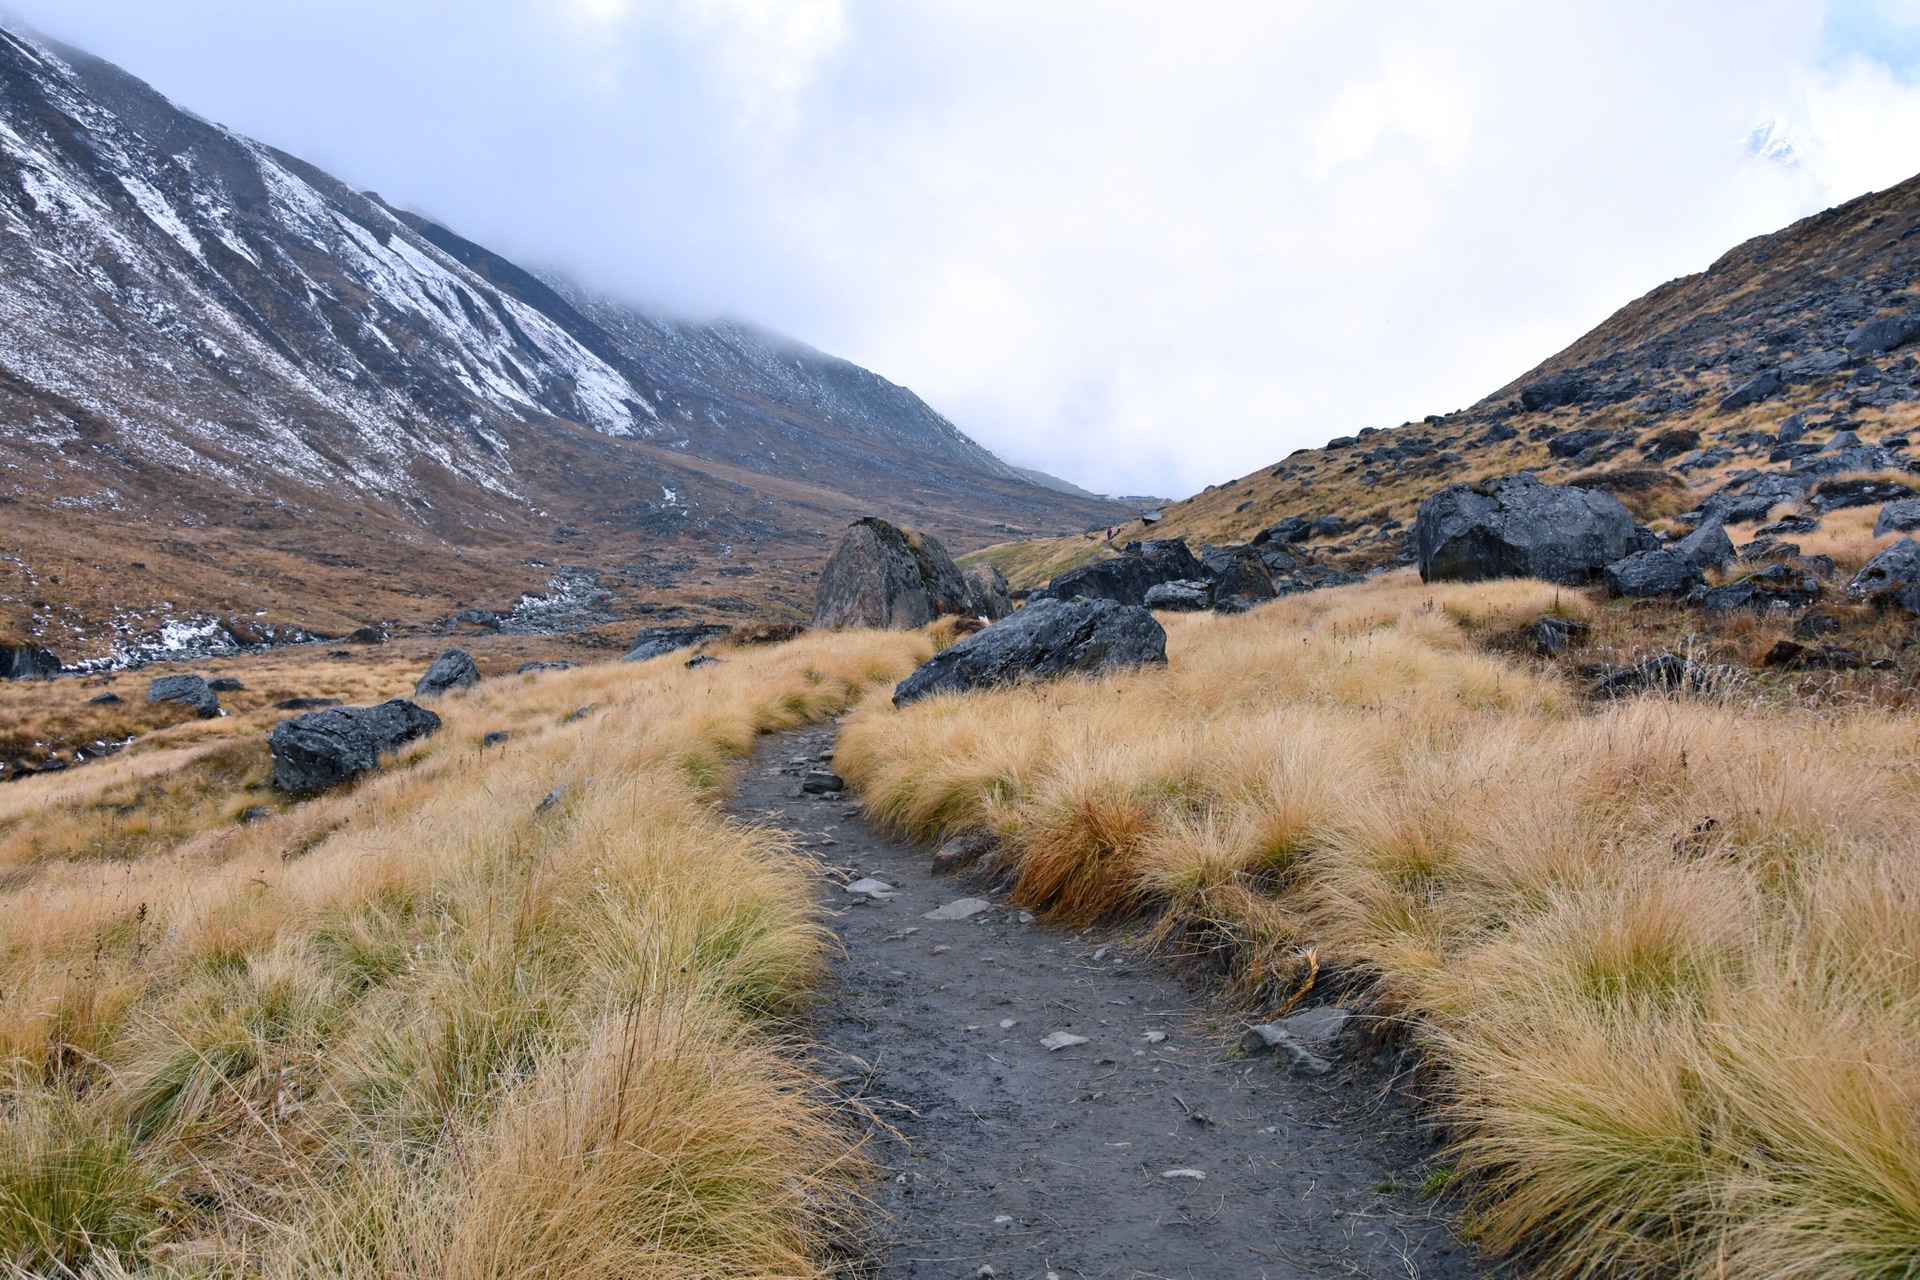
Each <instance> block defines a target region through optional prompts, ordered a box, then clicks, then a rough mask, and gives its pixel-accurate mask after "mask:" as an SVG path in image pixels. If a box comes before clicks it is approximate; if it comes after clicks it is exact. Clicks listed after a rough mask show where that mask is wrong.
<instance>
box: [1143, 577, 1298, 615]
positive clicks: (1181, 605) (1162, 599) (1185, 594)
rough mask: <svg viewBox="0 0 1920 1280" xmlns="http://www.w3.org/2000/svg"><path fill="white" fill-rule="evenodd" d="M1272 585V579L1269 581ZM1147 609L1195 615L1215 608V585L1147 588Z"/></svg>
mask: <svg viewBox="0 0 1920 1280" xmlns="http://www.w3.org/2000/svg"><path fill="white" fill-rule="evenodd" d="M1269 584H1271V579H1269ZM1146 607H1147V608H1149V609H1165V610H1168V611H1169V612H1173V613H1194V612H1197V611H1199V610H1202V609H1211V608H1213V584H1212V583H1208V582H1161V583H1156V584H1155V585H1153V586H1151V587H1149V588H1147V599H1146Z"/></svg>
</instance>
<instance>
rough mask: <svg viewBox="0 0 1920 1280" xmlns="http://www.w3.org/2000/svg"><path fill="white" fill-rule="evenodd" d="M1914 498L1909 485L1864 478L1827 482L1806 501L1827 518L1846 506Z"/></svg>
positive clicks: (1869, 505)
mask: <svg viewBox="0 0 1920 1280" xmlns="http://www.w3.org/2000/svg"><path fill="white" fill-rule="evenodd" d="M1915 496H1916V495H1915V494H1914V491H1913V489H1912V488H1911V487H1910V486H1908V485H1904V484H1901V483H1900V482H1899V481H1897V480H1874V479H1869V478H1861V479H1856V480H1828V481H1825V482H1824V483H1822V484H1821V485H1820V487H1819V488H1817V489H1815V490H1814V491H1813V496H1812V497H1811V498H1809V499H1808V500H1807V501H1808V503H1809V505H1811V506H1812V507H1813V509H1814V510H1815V511H1818V512H1819V513H1820V514H1821V515H1825V514H1826V513H1827V512H1829V511H1839V510H1842V509H1844V508H1847V507H1871V506H1876V505H1878V504H1880V503H1883V502H1898V501H1901V500H1902V499H1906V500H1912V499H1913V498H1914V497H1915Z"/></svg>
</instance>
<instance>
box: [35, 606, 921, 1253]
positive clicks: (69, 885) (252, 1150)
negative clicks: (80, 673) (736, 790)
mask: <svg viewBox="0 0 1920 1280" xmlns="http://www.w3.org/2000/svg"><path fill="white" fill-rule="evenodd" d="M929 649H930V642H929V641H927V640H926V639H925V638H923V637H920V636H918V635H899V634H893V635H854V636H838V637H822V638H818V639H808V640H803V641H800V642H797V643H794V644H790V645H785V646H781V647H779V648H777V649H768V650H739V651H734V652H730V653H728V654H727V655H726V661H725V663H724V664H722V665H718V666H714V665H708V666H703V667H701V668H698V669H696V670H692V671H689V670H686V669H685V668H684V667H683V666H682V665H681V664H680V663H679V662H677V661H676V660H675V659H673V658H672V657H669V658H666V659H662V660H658V661H656V662H654V663H650V664H644V665H641V666H637V667H633V666H602V667H592V668H584V669H580V670H575V671H568V672H560V673H548V674H545V675H541V676H538V677H525V678H507V679H499V680H492V681H488V682H485V683H483V684H482V685H480V686H478V687H477V688H476V689H474V690H472V691H471V692H470V693H468V694H465V695H458V696H455V697H451V698H447V699H443V700H442V701H441V703H440V704H439V705H438V706H437V707H436V710H438V711H439V712H440V713H441V714H442V715H443V716H444V717H445V720H446V724H445V727H444V728H443V729H442V731H441V732H440V733H439V734H437V735H436V736H434V737H433V738H431V739H428V740H425V741H423V742H420V743H416V744H413V745H412V746H410V747H409V748H408V749H407V750H406V752H405V753H404V755H403V766H404V767H401V768H397V769H393V770H389V771H387V772H385V773H383V774H381V775H378V776H375V777H373V778H370V779H368V780H366V781H365V782H363V783H362V784H361V785H359V786H357V787H355V788H352V789H350V790H348V791H345V792H342V793H338V794H335V795H330V796H327V797H322V798H320V799H316V800H313V801H310V802H308V803H306V804H302V805H298V806H293V807H290V808H288V809H285V810H283V811H280V812H276V813H275V814H273V815H272V816H270V817H268V818H266V819H264V820H261V821H257V822H253V823H250V824H248V825H245V826H238V827H236V826H232V825H231V824H230V822H228V821H227V820H226V818H225V815H224V810H225V808H226V807H230V806H231V804H232V798H231V797H228V798H227V799H225V800H223V799H222V798H221V797H219V796H217V795H215V796H212V797H211V798H205V799H203V800H201V801H197V802H196V803H195V804H193V805H187V806H185V807H184V808H182V806H180V805H173V806H172V807H171V808H169V809H168V813H169V814H170V815H171V817H170V818H169V821H172V822H174V823H175V824H176V825H179V824H182V823H185V822H186V819H184V818H182V817H181V816H180V815H181V814H182V813H189V814H192V813H204V814H211V815H216V817H217V818H218V819H219V821H218V822H217V823H216V822H215V820H214V819H213V818H209V819H207V820H206V821H205V822H204V823H203V824H202V829H200V830H198V831H194V832H190V833H188V832H183V831H182V830H175V829H173V828H169V829H168V831H167V832H166V833H165V836H166V838H165V839H163V840H160V841H158V844H157V846H154V845H150V846H148V847H145V848H144V849H143V850H142V851H141V852H140V853H139V854H138V855H137V856H132V855H129V856H125V857H122V858H113V859H104V858H102V857H101V856H99V855H98V853H97V852H95V850H97V849H98V847H99V846H100V844H101V843H102V841H103V840H104V839H105V837H101V839H95V838H93V837H94V836H96V835H99V833H101V832H106V831H109V830H119V829H121V828H124V827H125V825H126V823H127V821H128V815H127V814H126V813H125V812H124V811H123V805H122V804H121V803H119V802H117V801H114V800H113V797H115V796H121V797H124V796H125V795H127V794H130V793H128V792H126V791H125V788H127V787H129V786H137V785H138V784H139V782H140V780H141V779H140V776H137V775H141V774H142V772H143V771H145V776H155V775H154V772H153V771H154V770H155V769H156V768H158V767H159V766H158V765H157V764H156V761H160V760H161V757H160V755H159V754H158V753H156V754H153V755H147V756H132V757H129V758H125V759H115V760H110V761H106V762H102V763H100V764H97V765H91V766H88V768H87V769H86V770H82V771H79V772H76V773H72V774H68V775H59V776H55V777H49V778H46V779H38V778H36V779H31V780H29V781H26V782H22V783H17V784H13V787H12V788H10V794H9V796H8V797H7V799H8V806H9V807H8V821H9V823H10V827H9V832H10V838H9V839H8V841H7V842H6V857H7V863H8V865H7V866H6V867H5V868H4V874H5V877H6V878H5V881H4V884H5V888H4V890H0V1147H4V1149H5V1150H7V1151H8V1153H9V1157H8V1159H7V1160H6V1161H4V1162H0V1259H5V1260H7V1262H9V1263H11V1264H12V1265H13V1266H14V1267H15V1268H16V1269H18V1270H21V1271H23V1272H30V1273H34V1274H49V1273H52V1274H60V1273H86V1274H96V1275H102V1276H106V1275H115V1274H123V1273H136V1274H161V1273H164V1274H183V1275H184V1274H191V1275H203V1274H204V1275H228V1274H236V1275H237V1274H250V1275H255V1274H257V1275H266V1276H293V1275H313V1274H325V1275H335V1276H365V1277H375V1276H379V1277H397V1276H428V1275H432V1276H437V1277H440V1276H458V1277H506V1276H516V1277H517V1276H533V1275H567V1276H605V1277H614V1276H619V1277H688V1278H689V1280H691V1278H693V1277H709V1276H796V1277H798V1276H811V1275H815V1274H818V1273H819V1268H820V1266H821V1265H822V1264H821V1259H822V1258H823V1257H824V1252H823V1250H824V1245H825V1241H826V1240H827V1238H828V1236H829V1235H830V1234H832V1233H833V1232H834V1231H835V1229H836V1227H837V1226H838V1225H839V1220H840V1219H841V1218H842V1217H843V1216H844V1214H845V1212H846V1211H847V1208H848V1206H849V1205H850V1204H851V1203H852V1202H853V1199H854V1197H855V1195H856V1193H857V1174H858V1172H859V1162H858V1157H857V1153H856V1152H855V1151H854V1149H853V1148H852V1146H851V1145H850V1142H851V1132H850V1130H849V1129H848V1128H846V1127H844V1126H841V1125H840V1124H838V1123H837V1122H836V1121H835V1118H834V1113H833V1110H832V1105H831V1100H830V1099H827V1098H825V1097H823V1096H822V1094H821V1091H820V1089H819V1087H818V1084H817V1082H816V1081H814V1080H813V1079H812V1078H811V1077H810V1076H809V1075H808V1074H807V1073H806V1071H805V1069H804V1068H803V1067H802V1066H800V1065H798V1063H797V1060H796V1059H797V1055H795V1054H794V1053H793V1052H792V1051H791V1048H790V1046H788V1045H787V1044H786V1043H785V1042H784V1041H783V1039H782V1035H781V1032H780V1022H779V1019H780V1017H781V1015H783V1014H784V1013H785V1012H786V1011H788V1010H789V1009H791V1008H792V1007H793V1005H794V1002H795V1001H797V1000H799V999H801V998H803V997H804V994H805V991H806V988H807V985H808V984H809V982H810V981H811V980H812V979H813V978H814V976H815V975H816V974H817V973H818V972H819V971H820V966H821V957H822V948H823V944H824V942H825V940H826V935H825V934H824V932H823V931H822V930H821V928H820V926H819V924H818V922H817V919H816V916H815V908H814V905H813V901H812V895H811V891H810V888H809V882H808V876H807V871H806V866H805V864H803V863H802V862H801V861H799V860H798V859H796V858H795V857H793V856H792V855H791V854H790V852H788V851H787V850H786V849H784V848H783V847H782V845H781V844H780V842H779V840H778V839H777V838H776V837H775V836H773V835H770V834H768V833H765V832H761V831H758V830H754V829H751V828H746V827H741V826H738V825H735V824H731V823H728V822H726V821H724V820H723V819H722V818H721V816H720V815H719V814H718V813H717V812H716V811H715V807H714V801H715V800H716V799H718V798H719V797H720V796H721V795H722V794H723V792H724V789H725V787H726V784H727V780H728V776H729V768H730V766H731V764H732V762H734V761H735V760H737V759H738V758H740V757H741V756H742V755H744V754H745V753H746V752H747V751H748V750H749V749H750V747H751V744H752V742H753V740H754V738H755V736H756V735H757V734H759V733H761V732H764V731H768V730H772V729H778V728H782V727H786V726H790V725H793V724H798V723H802V722H805V721H807V720H810V719H814V718H817V717H820V716H823V715H827V714H832V713H835V712H838V711H840V710H842V709H844V708H845V707H846V706H847V705H848V704H849V702H850V701H851V700H852V699H854V698H856V697H857V696H858V695H859V693H860V692H861V691H862V690H864V689H867V688H870V687H872V686H874V685H876V684H879V685H884V684H886V683H888V682H890V681H892V680H894V679H897V678H898V677H899V676H900V675H902V674H903V673H904V672H905V671H906V670H908V669H910V667H911V666H912V665H913V663H914V662H915V661H916V660H917V659H918V658H920V657H923V656H924V655H925V653H926V652H928V651H929ZM396 675H397V673H396ZM398 691H399V689H397V688H396V689H390V690H385V692H388V693H392V692H398ZM582 706H585V707H590V708H591V710H590V711H589V712H588V713H587V714H586V715H584V716H580V717H577V718H572V719H571V720H569V719H567V718H566V716H565V713H566V712H568V711H570V710H571V709H573V708H575V707H582ZM221 723H223V722H209V723H208V726H207V727H205V728H201V727H195V728H194V729H193V733H194V735H196V737H202V736H203V737H204V740H203V741H196V742H195V743H194V744H192V745H187V746H182V747H180V748H178V749H177V750H178V751H179V752H180V753H183V754H184V755H187V756H191V755H192V754H193V753H194V752H218V751H222V750H229V749H231V750H244V748H243V747H238V746H235V747H226V746H222V745H221V743H220V741H219V739H218V737H217V735H218V732H219V726H220V724H221ZM496 729H506V730H508V731H509V732H510V733H511V735H512V736H511V739H510V740H509V742H508V743H507V744H506V745H505V746H504V747H494V748H490V749H487V750H484V751H483V750H480V749H479V747H478V741H479V738H480V736H481V734H482V733H484V732H487V731H490V730H496ZM172 763H174V764H178V763H179V762H178V761H174V762H172ZM238 771H239V772H241V773H244V772H245V771H246V769H245V767H244V766H242V767H239V768H238ZM162 772H163V773H164V772H165V771H164V770H163V771H162ZM178 772H179V771H178V770H175V771H174V773H175V774H177V773H178ZM188 772H190V770H189V771H188ZM167 776H174V775H172V774H169V775H167ZM195 785H196V786H198V785H200V784H198V783H196V784H195ZM206 785H207V786H209V787H213V788H215V789H216V790H217V788H218V786H219V785H220V784H219V782H218V779H215V780H214V781H212V782H208V783H207V784H206ZM550 792H553V793H557V795H558V800H557V803H555V804H553V805H550V806H548V807H547V808H546V809H545V810H544V811H540V810H539V806H540V804H541V802H542V800H543V798H544V797H546V796H548V794H549V793H550ZM136 803H137V800H136ZM187 825H191V824H190V823H188V824H187ZM36 829H55V830H58V831H59V832H60V833H61V835H62V844H63V847H64V848H65V849H66V850H68V853H66V854H64V855H63V854H62V853H61V852H60V850H59V849H56V848H53V847H50V846H49V845H48V843H47V842H46V841H43V840H35V839H31V838H29V834H30V833H31V832H32V831H33V830H36ZM116 839H117V837H116ZM113 847H114V848H115V849H116V850H121V849H124V848H126V844H125V841H124V840H121V841H120V842H119V843H116V844H114V846H113Z"/></svg>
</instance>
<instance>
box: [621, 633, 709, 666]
mask: <svg viewBox="0 0 1920 1280" xmlns="http://www.w3.org/2000/svg"><path fill="white" fill-rule="evenodd" d="M731 630H733V628H731V627H724V626H718V625H715V624H713V623H691V624H689V625H687V626H684V627H642V628H641V629H640V631H639V633H638V634H636V635H635V636H634V637H633V647H632V648H630V649H628V650H627V651H626V652H625V653H623V654H621V655H620V661H622V662H645V661H646V660H647V659H648V658H657V657H659V656H660V655H661V654H663V653H672V652H673V651H674V650H676V649H691V648H692V647H693V646H694V645H696V644H699V643H700V642H701V641H702V640H711V639H713V638H714V637H715V636H723V635H725V634H727V632H729V631H731Z"/></svg>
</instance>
